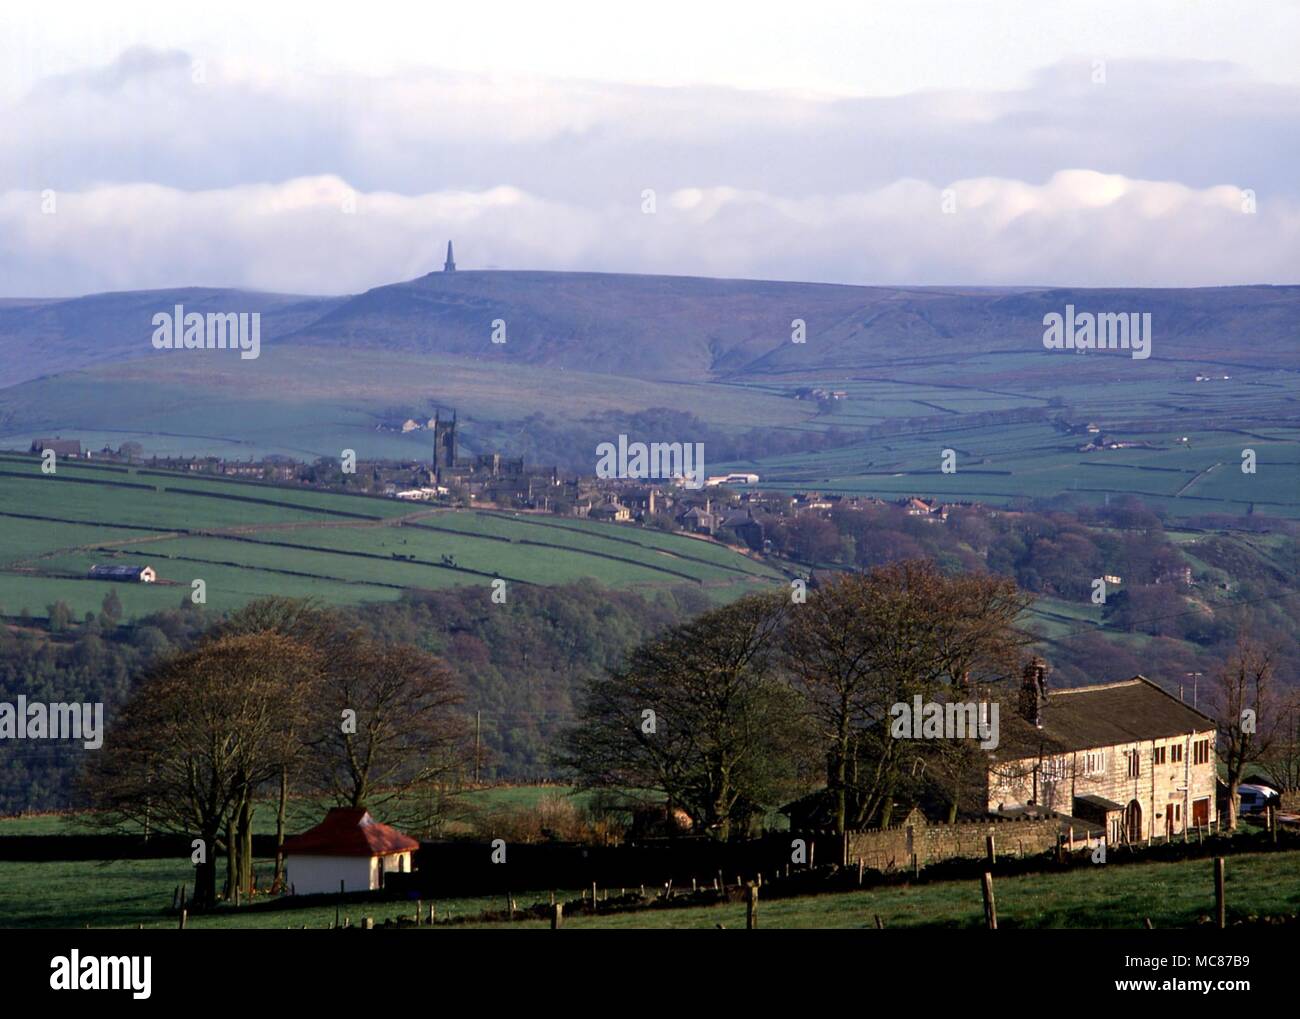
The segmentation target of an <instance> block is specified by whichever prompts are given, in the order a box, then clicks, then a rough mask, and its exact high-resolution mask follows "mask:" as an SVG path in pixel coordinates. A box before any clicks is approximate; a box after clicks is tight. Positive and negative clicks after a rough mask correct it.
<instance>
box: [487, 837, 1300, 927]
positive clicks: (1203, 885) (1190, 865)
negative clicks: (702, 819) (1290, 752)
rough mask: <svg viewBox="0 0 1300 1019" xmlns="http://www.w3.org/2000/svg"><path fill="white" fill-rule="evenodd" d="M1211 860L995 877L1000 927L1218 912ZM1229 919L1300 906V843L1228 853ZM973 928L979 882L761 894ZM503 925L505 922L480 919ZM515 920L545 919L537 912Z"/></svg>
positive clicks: (669, 919)
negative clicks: (1296, 847) (1291, 848)
mask: <svg viewBox="0 0 1300 1019" xmlns="http://www.w3.org/2000/svg"><path fill="white" fill-rule="evenodd" d="M1213 867H1214V864H1213V861H1212V860H1209V859H1202V860H1188V861H1183V862H1179V863H1138V864H1125V865H1124V866H1119V867H1110V868H1107V867H1106V866H1104V865H1102V866H1095V867H1086V868H1077V869H1075V870H1071V871H1068V872H1065V873H1056V874H1030V875H1022V876H1019V877H1003V878H996V879H995V882H994V884H995V889H994V890H995V894H996V898H997V910H998V926H999V927H1000V928H1017V927H1019V928H1034V929H1046V928H1061V927H1086V928H1117V929H1118V928H1124V929H1137V928H1141V927H1143V925H1144V923H1145V920H1146V918H1147V917H1150V918H1151V921H1152V923H1153V925H1154V926H1156V927H1190V926H1193V925H1195V924H1196V923H1197V921H1198V919H1199V918H1201V917H1204V916H1210V915H1212V914H1213V912H1214V870H1213ZM1224 892H1225V896H1226V898H1227V902H1228V906H1227V916H1228V922H1229V923H1231V922H1232V921H1233V920H1234V919H1240V918H1243V917H1246V916H1250V915H1258V916H1280V915H1292V914H1295V913H1297V912H1300V852H1283V853H1261V854H1254V855H1239V856H1233V857H1230V858H1229V859H1228V863H1227V871H1226V875H1225V880H1224ZM876 916H879V917H880V919H881V921H882V922H883V923H884V925H885V927H886V928H890V929H892V928H933V927H954V928H979V927H982V926H983V925H984V906H983V898H982V896H981V892H980V888H979V884H978V883H977V882H975V881H961V882H943V883H938V882H936V883H933V884H920V885H915V886H902V887H890V888H881V889H876V890H871V891H861V892H846V893H841V894H828V895H817V896H803V897H798V898H790V899H771V900H767V901H764V900H762V899H761V897H760V902H759V925H760V926H761V927H764V928H775V929H795V928H837V929H861V928H866V927H874V926H875V917H876ZM718 924H723V925H724V926H726V927H728V928H735V927H740V928H743V927H744V926H745V906H744V905H743V904H727V905H720V906H703V907H694V908H689V909H650V910H642V911H639V912H635V913H622V914H612V915H608V916H580V915H575V916H572V917H568V918H566V919H565V927H574V928H578V929H599V930H629V929H644V928H650V929H674V930H676V929H703V928H712V927H715V926H717V925H718ZM476 926H480V927H484V928H501V927H504V926H506V925H505V924H499V923H498V924H481V925H476ZM511 926H516V927H518V926H527V927H535V928H541V927H545V926H546V924H545V923H544V922H542V921H528V922H523V923H516V924H514V925H511Z"/></svg>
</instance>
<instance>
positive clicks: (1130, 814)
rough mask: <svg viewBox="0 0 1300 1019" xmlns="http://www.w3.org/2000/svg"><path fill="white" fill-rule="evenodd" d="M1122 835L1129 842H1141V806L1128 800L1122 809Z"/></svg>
mask: <svg viewBox="0 0 1300 1019" xmlns="http://www.w3.org/2000/svg"><path fill="white" fill-rule="evenodd" d="M1124 835H1125V837H1126V838H1127V840H1128V841H1129V842H1141V841H1142V804H1140V803H1138V801H1137V800H1129V804H1128V806H1127V807H1126V808H1125V809H1124Z"/></svg>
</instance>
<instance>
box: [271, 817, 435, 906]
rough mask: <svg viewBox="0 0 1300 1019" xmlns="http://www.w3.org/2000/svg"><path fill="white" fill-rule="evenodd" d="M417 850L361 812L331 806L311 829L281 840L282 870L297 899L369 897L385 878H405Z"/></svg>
mask: <svg viewBox="0 0 1300 1019" xmlns="http://www.w3.org/2000/svg"><path fill="white" fill-rule="evenodd" d="M419 848H420V843H418V842H417V841H416V840H415V839H413V838H411V837H410V836H409V835H403V834H402V833H401V832H400V831H398V830H397V829H396V828H390V827H389V826H388V825H386V824H380V823H379V822H378V821H376V820H375V819H374V818H373V817H371V816H370V812H369V811H367V810H365V809H364V808H362V807H334V808H333V809H332V810H330V812H329V813H328V814H326V815H325V820H323V821H322V822H321V823H320V824H318V825H316V827H315V828H312V829H311V830H309V831H306V832H303V834H301V835H294V836H293V837H291V838H287V839H285V840H284V856H285V871H286V874H287V876H288V881H289V884H290V885H292V886H293V890H294V893H295V894H296V895H318V894H321V893H324V892H339V891H344V892H370V891H375V890H377V889H379V888H382V887H383V885H384V875H385V874H389V873H393V872H394V871H396V872H398V873H402V874H405V873H408V872H409V871H410V870H411V854H412V853H413V852H414V851H415V850H417V849H419Z"/></svg>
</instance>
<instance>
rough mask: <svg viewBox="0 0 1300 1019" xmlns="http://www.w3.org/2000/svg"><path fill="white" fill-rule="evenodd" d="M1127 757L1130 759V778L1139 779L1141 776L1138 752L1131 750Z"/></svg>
mask: <svg viewBox="0 0 1300 1019" xmlns="http://www.w3.org/2000/svg"><path fill="white" fill-rule="evenodd" d="M1126 756H1127V757H1128V777H1129V778H1137V777H1138V775H1139V774H1141V767H1140V765H1139V757H1138V751H1136V750H1129V751H1128V752H1127V755H1126Z"/></svg>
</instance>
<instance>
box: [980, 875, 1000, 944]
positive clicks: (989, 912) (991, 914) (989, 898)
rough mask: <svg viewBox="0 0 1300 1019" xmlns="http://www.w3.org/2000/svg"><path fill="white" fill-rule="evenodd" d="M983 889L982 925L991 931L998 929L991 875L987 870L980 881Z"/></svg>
mask: <svg viewBox="0 0 1300 1019" xmlns="http://www.w3.org/2000/svg"><path fill="white" fill-rule="evenodd" d="M980 886H981V888H982V889H983V891H984V925H985V926H986V927H987V928H988V929H989V930H991V931H995V930H997V929H998V907H997V903H996V902H994V900H993V875H992V874H990V873H989V872H988V871H987V870H986V871H985V872H984V877H983V879H982V881H981V882H980Z"/></svg>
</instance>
